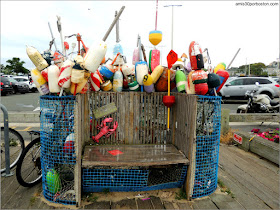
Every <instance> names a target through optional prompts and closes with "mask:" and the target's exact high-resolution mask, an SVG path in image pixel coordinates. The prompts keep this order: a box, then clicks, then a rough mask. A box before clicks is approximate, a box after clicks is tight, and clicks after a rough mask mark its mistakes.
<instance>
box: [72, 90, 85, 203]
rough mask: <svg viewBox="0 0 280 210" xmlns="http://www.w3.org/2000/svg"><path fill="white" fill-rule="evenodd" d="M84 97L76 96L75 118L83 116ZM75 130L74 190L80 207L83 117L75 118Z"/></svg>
mask: <svg viewBox="0 0 280 210" xmlns="http://www.w3.org/2000/svg"><path fill="white" fill-rule="evenodd" d="M82 109H83V106H82V96H81V95H77V96H76V103H75V116H82ZM74 130H75V152H76V164H75V168H74V174H75V176H74V190H75V194H76V202H77V204H78V206H79V205H80V204H81V201H82V189H81V188H82V183H81V178H80V177H81V169H82V163H81V161H82V160H81V152H82V141H83V136H82V133H83V126H82V117H75V119H74Z"/></svg>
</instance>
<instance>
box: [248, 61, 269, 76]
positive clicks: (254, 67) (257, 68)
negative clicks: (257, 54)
mask: <svg viewBox="0 0 280 210" xmlns="http://www.w3.org/2000/svg"><path fill="white" fill-rule="evenodd" d="M265 68H266V65H265V64H264V63H253V64H250V72H251V74H252V75H255V76H261V75H262V74H263V70H264V69H265Z"/></svg>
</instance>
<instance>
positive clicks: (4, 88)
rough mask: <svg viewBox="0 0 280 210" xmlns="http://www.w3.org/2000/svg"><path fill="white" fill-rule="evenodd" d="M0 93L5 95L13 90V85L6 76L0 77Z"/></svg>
mask: <svg viewBox="0 0 280 210" xmlns="http://www.w3.org/2000/svg"><path fill="white" fill-rule="evenodd" d="M0 84H1V95H3V96H5V95H6V94H7V93H12V92H13V86H12V83H11V82H10V80H9V79H8V78H7V77H2V76H1V77H0Z"/></svg>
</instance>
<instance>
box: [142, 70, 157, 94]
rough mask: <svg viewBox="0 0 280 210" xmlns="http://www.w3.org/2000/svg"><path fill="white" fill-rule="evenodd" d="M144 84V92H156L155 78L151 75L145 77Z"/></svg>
mask: <svg viewBox="0 0 280 210" xmlns="http://www.w3.org/2000/svg"><path fill="white" fill-rule="evenodd" d="M143 84H144V90H145V91H146V92H147V93H152V92H155V87H154V83H153V78H152V76H151V75H149V74H146V75H145V76H144V80H143Z"/></svg>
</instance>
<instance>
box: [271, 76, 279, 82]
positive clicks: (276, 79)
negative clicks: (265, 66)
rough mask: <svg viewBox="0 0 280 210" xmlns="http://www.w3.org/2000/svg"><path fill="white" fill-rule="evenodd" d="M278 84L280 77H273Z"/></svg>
mask: <svg viewBox="0 0 280 210" xmlns="http://www.w3.org/2000/svg"><path fill="white" fill-rule="evenodd" d="M272 79H274V80H275V81H276V82H277V83H278V84H280V78H279V77H272Z"/></svg>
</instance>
